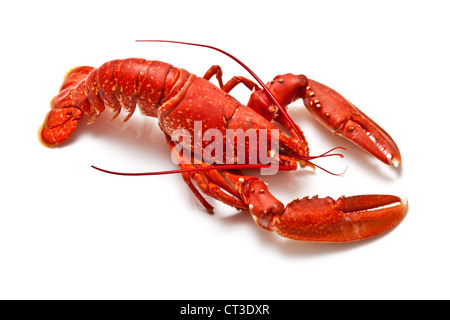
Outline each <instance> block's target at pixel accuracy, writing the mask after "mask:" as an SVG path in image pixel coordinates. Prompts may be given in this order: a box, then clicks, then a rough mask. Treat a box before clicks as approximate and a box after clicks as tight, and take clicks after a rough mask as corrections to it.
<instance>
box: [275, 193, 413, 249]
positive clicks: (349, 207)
mask: <svg viewBox="0 0 450 320" xmlns="http://www.w3.org/2000/svg"><path fill="white" fill-rule="evenodd" d="M406 209H407V204H406V203H405V202H403V201H402V200H401V199H400V198H399V197H396V196H391V195H360V196H352V197H348V198H345V197H341V198H339V199H337V200H333V199H332V198H330V197H326V198H317V197H313V198H310V199H308V198H303V199H297V200H294V201H292V202H290V203H289V204H288V205H287V206H286V209H285V211H284V213H283V214H282V215H277V216H274V217H273V219H272V221H271V223H270V226H269V229H270V230H271V231H275V232H277V233H278V234H280V235H281V236H283V237H286V238H290V239H295V240H300V241H311V242H351V241H357V240H362V239H366V238H370V237H373V236H376V235H378V234H380V233H383V232H385V231H388V230H390V229H391V228H393V227H394V226H395V225H397V224H398V223H399V222H400V221H401V220H402V218H403V217H404V215H405V213H406Z"/></svg>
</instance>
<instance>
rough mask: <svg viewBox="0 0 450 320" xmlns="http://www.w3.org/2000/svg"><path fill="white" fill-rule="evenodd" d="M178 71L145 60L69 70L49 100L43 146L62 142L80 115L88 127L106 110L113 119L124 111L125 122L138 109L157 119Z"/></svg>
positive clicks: (132, 60)
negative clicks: (50, 108)
mask: <svg viewBox="0 0 450 320" xmlns="http://www.w3.org/2000/svg"><path fill="white" fill-rule="evenodd" d="M178 74H179V69H177V68H172V65H170V64H167V63H164V62H160V61H149V60H145V59H137V58H130V59H123V60H112V61H109V62H106V63H104V64H103V65H102V66H100V67H99V68H97V69H95V68H93V67H87V66H84V67H77V68H74V69H72V70H70V71H69V72H68V73H67V74H66V76H65V78H64V81H63V83H62V85H61V88H60V92H59V94H58V95H56V96H55V98H54V99H53V100H52V103H51V107H52V110H51V111H50V112H49V113H48V115H47V118H46V119H47V120H46V122H45V123H44V125H43V127H42V131H41V138H42V141H43V143H44V144H46V145H55V144H58V143H61V142H63V141H64V140H66V139H67V138H68V137H69V136H70V135H71V134H72V132H73V131H74V130H75V128H76V126H77V123H78V120H79V119H81V117H82V116H83V114H86V115H88V116H89V117H90V120H89V122H90V123H92V122H93V121H94V120H95V119H96V118H97V117H98V116H99V115H100V114H101V113H102V112H103V111H104V110H105V108H108V109H109V110H111V111H112V113H113V114H114V116H113V119H114V118H115V117H117V116H118V115H119V113H120V112H121V111H122V110H124V111H126V112H127V113H128V114H127V116H126V118H125V120H124V121H127V120H128V119H129V118H130V117H131V116H132V114H133V112H134V111H135V109H136V105H138V106H139V107H140V110H141V112H142V114H144V115H146V116H152V117H156V116H157V110H158V108H159V105H160V103H161V101H162V100H163V99H164V98H165V97H166V96H167V95H168V94H169V93H170V92H171V89H172V87H173V85H174V83H175V82H176V80H177V79H178Z"/></svg>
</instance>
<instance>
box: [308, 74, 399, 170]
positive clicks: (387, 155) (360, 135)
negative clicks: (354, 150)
mask: <svg viewBox="0 0 450 320" xmlns="http://www.w3.org/2000/svg"><path fill="white" fill-rule="evenodd" d="M303 100H304V103H305V106H306V108H307V109H308V110H309V111H310V112H311V113H312V114H313V115H315V116H316V117H317V118H318V119H319V120H320V121H321V122H322V123H323V124H324V125H325V126H326V127H328V128H329V129H330V130H331V131H333V132H334V133H335V134H338V135H342V136H344V137H345V138H347V139H348V140H350V141H352V142H353V143H355V144H357V145H358V146H360V147H361V148H363V149H364V150H366V151H368V152H369V153H371V154H372V155H374V156H375V157H377V158H378V159H379V160H381V161H383V162H384V163H386V164H392V165H394V166H395V167H398V166H400V163H401V155H400V151H399V149H398V147H397V145H396V144H395V142H394V140H393V139H392V138H391V137H390V136H389V134H387V133H386V131H384V130H383V129H382V128H381V127H380V126H379V125H377V124H376V123H375V122H374V121H373V120H372V119H370V118H369V117H368V116H366V115H365V114H364V113H362V112H361V111H360V110H359V109H358V108H356V107H355V106H354V105H353V104H352V103H350V102H349V101H348V100H347V99H345V98H344V97H343V96H341V95H340V94H339V93H337V92H336V91H334V90H333V89H331V88H329V87H327V86H325V85H323V84H321V83H319V82H317V81H314V80H311V79H309V81H308V87H307V88H306V92H305V95H304V98H303Z"/></svg>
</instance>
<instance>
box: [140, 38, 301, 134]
mask: <svg viewBox="0 0 450 320" xmlns="http://www.w3.org/2000/svg"><path fill="white" fill-rule="evenodd" d="M136 42H167V43H176V44H185V45H188V46H196V47H203V48H208V49H213V50H216V51H219V52H220V53H223V54H224V55H226V56H227V57H230V58H231V59H233V60H234V61H236V62H237V63H238V64H240V65H241V67H243V68H244V69H245V70H247V72H248V73H250V74H251V75H252V77H253V78H255V80H256V81H257V82H258V83H259V85H260V86H261V87H262V88H263V89H264V90H265V91H266V92H267V94H268V95H269V96H270V98H271V99H272V101H273V102H274V103H275V104H276V105H277V107H278V110H280V112H281V113H282V114H283V117H284V118H285V119H286V120H287V121H288V122H289V124H290V125H291V127H292V128H293V130H294V132H295V134H296V135H297V139H300V137H301V136H302V135H301V134H300V131H299V129H298V128H297V125H296V124H295V123H294V120H292V118H291V117H290V116H289V114H288V113H287V111H286V110H285V109H284V108H283V107H282V106H281V104H280V103H279V102H278V100H277V99H276V98H275V96H274V95H273V94H272V92H270V90H269V88H267V86H266V85H265V84H264V82H262V80H261V79H260V78H259V77H258V76H257V75H256V73H254V72H253V71H252V70H251V69H250V68H249V67H247V65H246V64H244V63H243V62H242V61H241V60H239V59H238V58H236V57H235V56H233V55H232V54H230V53H228V52H226V51H224V50H222V49H219V48H216V47H213V46H209V45H206V44H199V43H191V42H183V41H173V40H136Z"/></svg>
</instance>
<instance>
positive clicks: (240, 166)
mask: <svg viewBox="0 0 450 320" xmlns="http://www.w3.org/2000/svg"><path fill="white" fill-rule="evenodd" d="M307 162H308V163H310V164H312V165H314V166H315V167H317V168H319V169H321V170H323V171H325V172H326V173H329V174H332V175H334V176H341V175H343V174H344V173H345V172H346V171H347V168H348V166H347V167H346V168H345V170H344V171H343V172H342V173H334V172H331V171H328V170H326V169H324V168H322V167H320V166H318V165H316V164H313V163H311V162H309V161H307ZM91 167H92V168H93V169H95V170H98V171H101V172H104V173H109V174H115V175H119V176H158V175H165V174H176V173H184V172H198V171H210V170H234V169H260V168H270V167H271V165H266V164H230V165H224V166H209V167H198V168H186V169H176V170H166V171H150V172H134V173H130V172H117V171H110V170H106V169H102V168H99V167H96V166H94V165H91ZM278 169H281V170H285V171H288V170H290V169H291V167H288V166H278Z"/></svg>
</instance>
